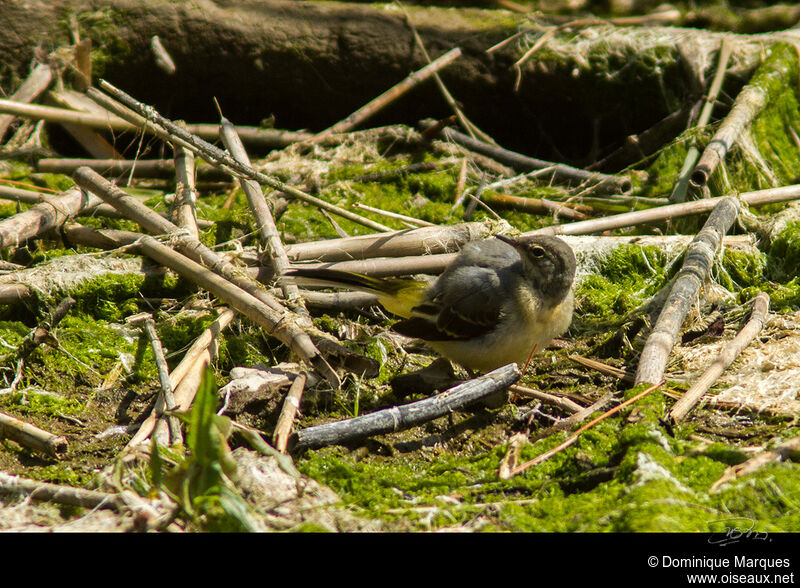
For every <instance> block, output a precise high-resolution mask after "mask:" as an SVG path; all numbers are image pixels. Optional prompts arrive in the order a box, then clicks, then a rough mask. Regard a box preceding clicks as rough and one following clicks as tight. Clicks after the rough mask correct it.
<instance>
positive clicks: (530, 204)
mask: <svg viewBox="0 0 800 588" xmlns="http://www.w3.org/2000/svg"><path fill="white" fill-rule="evenodd" d="M482 198H483V201H484V202H485V203H486V204H487V205H488V206H491V207H492V208H498V209H504V208H506V209H511V210H519V211H521V212H527V213H530V214H543V215H548V216H549V215H551V214H552V215H555V216H560V217H563V218H568V219H571V220H584V219H587V218H589V217H588V216H587V215H585V214H583V213H582V212H579V211H577V210H574V209H572V208H570V207H569V206H567V205H566V204H563V203H561V202H553V201H552V200H546V199H545V198H526V197H523V196H509V195H507V194H500V193H498V192H491V191H489V190H484V192H483V195H482Z"/></svg>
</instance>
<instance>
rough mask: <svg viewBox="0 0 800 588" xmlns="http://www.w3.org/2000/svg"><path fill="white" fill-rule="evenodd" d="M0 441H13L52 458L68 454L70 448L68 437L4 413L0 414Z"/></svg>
mask: <svg viewBox="0 0 800 588" xmlns="http://www.w3.org/2000/svg"><path fill="white" fill-rule="evenodd" d="M0 439H11V440H12V441H15V442H17V443H19V444H20V445H22V446H23V447H27V448H28V449H35V450H36V451H41V452H42V453H44V454H46V455H49V456H50V457H58V456H59V454H62V453H66V451H67V448H68V447H69V443H68V442H67V439H66V437H62V436H61V435H53V434H52V433H48V432H47V431H43V430H42V429H40V428H39V427H35V426H33V425H31V424H30V423H26V422H24V421H21V420H19V419H18V418H15V417H13V416H11V415H8V414H5V413H2V412H0Z"/></svg>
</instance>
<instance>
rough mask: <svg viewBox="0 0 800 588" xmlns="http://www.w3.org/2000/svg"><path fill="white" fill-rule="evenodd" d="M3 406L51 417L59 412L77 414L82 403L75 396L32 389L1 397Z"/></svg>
mask: <svg viewBox="0 0 800 588" xmlns="http://www.w3.org/2000/svg"><path fill="white" fill-rule="evenodd" d="M3 406H7V407H13V408H14V410H15V411H16V412H18V413H20V414H30V415H40V416H47V417H53V416H58V415H60V414H68V415H79V414H81V412H83V409H84V404H83V402H82V401H81V400H79V399H77V398H74V397H72V398H67V397H65V396H61V395H59V394H53V393H43V392H37V391H33V390H28V391H25V392H24V393H23V392H15V393H13V394H10V395H9V396H8V397H6V398H4V399H3Z"/></svg>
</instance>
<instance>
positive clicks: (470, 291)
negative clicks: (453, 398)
mask: <svg viewBox="0 0 800 588" xmlns="http://www.w3.org/2000/svg"><path fill="white" fill-rule="evenodd" d="M575 269H576V261H575V255H574V253H573V252H572V249H571V248H570V247H569V245H567V243H566V242H565V241H564V240H562V239H559V238H558V237H553V236H545V235H536V236H528V237H509V236H506V235H502V234H497V235H494V236H493V237H490V238H488V239H484V240H481V241H471V242H469V243H467V244H466V245H464V246H463V247H462V249H461V251H460V253H459V254H458V255H457V256H456V257H455V259H454V260H453V261H452V262H451V263H450V264H449V265H448V266H447V268H445V270H444V272H443V273H442V274H440V275H439V277H438V278H435V279H432V280H417V279H407V278H376V277H370V276H365V275H361V274H356V273H353V272H345V271H340V270H335V269H328V268H293V269H289V270H287V271H286V272H284V276H285V277H286V278H288V279H290V280H292V281H294V282H295V283H296V284H298V285H306V286H308V285H316V286H329V287H338V288H347V289H352V290H360V291H365V292H371V293H373V294H375V295H376V296H377V299H378V302H379V303H380V304H381V306H383V307H384V308H385V309H386V310H388V311H389V312H391V313H393V314H395V315H397V316H399V317H400V320H399V321H398V322H396V323H394V324H393V325H392V327H391V328H392V330H393V331H395V332H397V333H400V334H402V335H406V336H408V337H413V338H416V339H420V340H422V341H423V342H425V343H426V344H427V345H428V346H429V347H430V348H432V349H433V350H434V351H436V352H437V353H439V354H440V355H442V356H443V357H445V358H447V359H449V360H451V361H452V362H454V363H456V364H458V365H461V366H462V367H464V368H466V369H467V370H468V371H471V372H488V371H491V370H493V369H496V368H498V367H501V366H504V365H507V364H509V363H517V364H518V365H519V366H520V367H523V366H525V365H526V364H527V362H528V360H529V359H530V357H531V355H532V354H533V352H534V351H536V350H537V349H538V350H542V349H543V348H544V347H546V346H547V345H548V344H549V343H550V341H551V340H552V339H554V338H555V337H558V336H560V335H562V334H564V333H565V332H566V331H567V329H568V328H569V326H570V323H571V321H572V313H573V309H574V293H573V281H574V278H575Z"/></svg>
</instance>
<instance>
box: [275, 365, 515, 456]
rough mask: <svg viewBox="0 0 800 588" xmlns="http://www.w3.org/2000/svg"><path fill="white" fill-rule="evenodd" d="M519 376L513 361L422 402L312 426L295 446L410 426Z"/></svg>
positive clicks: (296, 438)
mask: <svg viewBox="0 0 800 588" xmlns="http://www.w3.org/2000/svg"><path fill="white" fill-rule="evenodd" d="M519 377H520V371H519V367H517V365H516V364H509V365H506V366H503V367H501V368H498V369H496V370H494V371H491V372H489V373H488V374H486V375H484V376H480V377H478V378H475V379H474V380H469V381H467V382H464V383H463V384H459V385H458V386H455V387H453V388H450V389H449V390H446V391H444V392H442V393H441V394H436V395H435V396H431V397H430V398H426V399H424V400H420V401H418V402H412V403H410V404H405V405H402V406H393V407H392V408H388V409H385V410H379V411H377V412H373V413H370V414H367V415H363V416H359V417H355V418H352V419H347V420H344V421H337V422H333V423H326V424H324V425H319V426H316V427H309V428H307V429H303V430H301V431H298V432H297V433H296V434H295V435H294V436H293V438H292V441H293V446H292V447H291V450H292V451H293V452H298V451H302V450H304V449H313V448H316V447H322V446H325V445H333V444H343V443H349V442H351V441H355V440H358V439H363V438H365V437H369V436H372V435H382V434H385V433H391V432H394V431H400V430H403V429H408V428H410V427H414V426H417V425H420V424H422V423H425V422H428V421H431V420H433V419H436V418H439V417H441V416H445V415H447V414H449V413H451V412H452V411H454V410H458V409H459V408H462V407H464V406H467V405H469V404H473V403H475V402H477V401H479V400H483V399H484V398H487V397H489V396H491V395H493V394H496V393H497V392H500V391H501V390H505V389H507V388H508V387H509V386H511V385H512V384H514V383H515V382H516V381H517V380H519Z"/></svg>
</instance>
